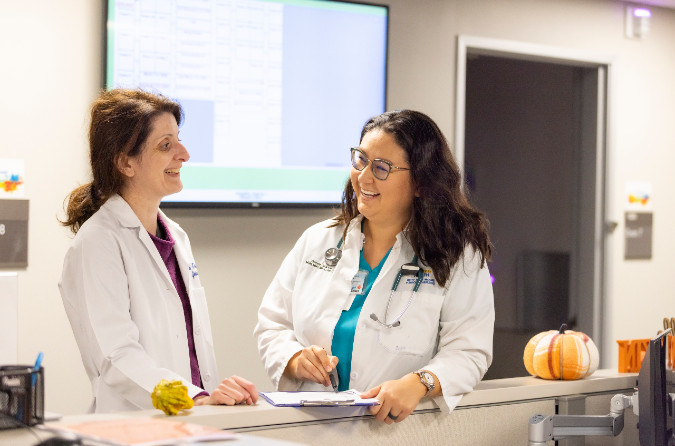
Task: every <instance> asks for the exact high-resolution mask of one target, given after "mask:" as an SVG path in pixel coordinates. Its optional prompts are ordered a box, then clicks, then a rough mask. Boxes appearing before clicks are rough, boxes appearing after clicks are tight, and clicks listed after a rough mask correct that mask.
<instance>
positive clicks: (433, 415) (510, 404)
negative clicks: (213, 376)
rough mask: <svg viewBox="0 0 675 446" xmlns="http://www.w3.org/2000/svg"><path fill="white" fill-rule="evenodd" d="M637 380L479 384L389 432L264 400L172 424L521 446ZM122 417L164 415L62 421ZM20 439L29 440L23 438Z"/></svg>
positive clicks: (249, 432)
mask: <svg viewBox="0 0 675 446" xmlns="http://www.w3.org/2000/svg"><path fill="white" fill-rule="evenodd" d="M636 377H637V375H636V374H620V373H617V372H614V371H610V370H598V371H596V372H595V373H594V374H593V375H592V376H590V377H588V378H586V379H583V380H578V381H546V380H542V379H539V378H534V377H521V378H506V379H496V380H489V381H483V382H481V383H480V384H479V385H478V386H477V387H476V389H475V390H474V391H473V392H471V393H469V394H467V395H465V396H464V398H463V399H462V401H461V402H460V404H459V405H458V407H457V408H456V409H455V411H454V412H453V413H452V414H450V415H447V414H444V413H441V412H440V411H439V409H438V408H437V407H436V405H435V404H434V403H433V402H432V401H430V400H423V401H422V403H421V404H420V405H419V406H418V408H417V410H416V411H415V412H414V413H413V414H412V415H411V416H410V417H409V418H408V419H406V420H404V421H403V422H402V423H398V424H394V425H391V426H387V425H385V424H384V423H380V422H378V421H377V420H375V419H374V418H373V417H372V416H370V415H369V414H368V412H367V409H365V408H353V407H315V408H288V407H284V408H281V407H274V406H272V405H270V404H268V403H267V402H266V401H264V400H263V399H260V400H259V401H258V403H257V404H256V405H255V406H235V407H227V406H199V407H194V408H193V409H192V410H190V411H189V412H188V413H186V414H185V415H182V416H180V417H178V418H174V419H180V420H181V421H186V422H190V423H195V424H201V425H205V426H211V427H216V428H219V429H227V430H231V431H234V432H240V433H243V434H244V436H243V438H245V439H246V440H247V443H246V444H256V441H258V442H259V443H260V444H268V443H266V441H267V440H266V439H270V440H272V444H274V443H275V442H274V440H283V441H288V442H296V443H300V444H321V445H326V444H339V443H349V446H356V445H368V446H374V445H386V446H393V445H411V444H412V445H414V444H422V445H441V444H442V445H449V444H450V445H453V444H456V445H463V446H471V445H476V446H479V445H480V446H484V445H526V444H527V432H528V420H529V419H530V417H531V416H532V415H534V414H544V415H549V414H554V413H556V410H558V412H557V413H567V414H581V413H586V414H594V415H606V414H607V413H609V401H610V399H611V397H612V396H613V395H615V394H617V393H624V394H632V393H633V392H634V387H635V385H636ZM124 417H155V418H162V417H165V416H164V415H163V414H162V413H161V412H159V411H157V410H148V411H139V412H133V413H123V414H122V413H121V414H105V415H102V414H101V415H99V414H92V415H77V416H67V417H64V419H63V420H61V421H62V422H67V423H78V422H83V421H88V420H97V419H111V418H124ZM636 423H637V417H636V416H635V415H634V414H633V413H632V411H631V410H630V409H628V410H626V421H625V427H624V430H623V432H622V433H621V434H620V435H619V436H617V437H587V438H586V439H585V443H584V439H583V438H580V439H570V440H565V441H567V443H566V444H568V445H579V444H587V445H624V444H625V445H638V444H639V442H638V440H637V429H636ZM47 425H48V426H49V423H47ZM9 432H10V431H6V432H4V433H0V443H1V444H4V442H3V441H4V440H6V439H8V438H9V437H8V436H7V435H9ZM13 432H15V433H16V432H17V431H13ZM16 435H18V434H16ZM42 435H44V434H42ZM21 437H22V438H28V437H25V436H24V435H23V434H22V435H21ZM14 438H18V437H14ZM31 439H32V441H30V440H31ZM27 441H28V442H25V443H23V444H34V443H35V439H34V438H33V437H32V436H31V437H30V438H28V440H27ZM17 444H19V443H17ZM560 444H565V443H563V442H561V443H560Z"/></svg>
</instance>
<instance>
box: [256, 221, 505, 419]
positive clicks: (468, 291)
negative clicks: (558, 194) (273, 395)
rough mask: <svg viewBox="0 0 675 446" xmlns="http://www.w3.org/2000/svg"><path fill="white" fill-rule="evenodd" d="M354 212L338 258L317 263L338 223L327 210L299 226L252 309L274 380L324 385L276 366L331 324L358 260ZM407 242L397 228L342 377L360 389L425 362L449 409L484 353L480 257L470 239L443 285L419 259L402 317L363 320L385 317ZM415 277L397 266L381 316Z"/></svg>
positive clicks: (488, 312)
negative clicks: (420, 273) (326, 216)
mask: <svg viewBox="0 0 675 446" xmlns="http://www.w3.org/2000/svg"><path fill="white" fill-rule="evenodd" d="M361 220H362V216H359V217H357V218H355V219H353V220H352V222H351V223H350V225H349V231H348V233H347V236H346V239H345V240H344V244H343V246H342V259H341V260H340V261H339V263H338V264H337V266H335V267H334V268H331V267H329V266H327V265H326V263H325V260H324V253H325V251H326V249H328V248H331V247H335V246H336V245H337V243H338V241H339V240H340V237H341V236H342V232H343V230H344V226H338V227H334V228H328V225H329V224H330V223H332V220H327V221H324V222H321V223H318V224H316V225H314V226H312V227H310V228H309V229H307V230H306V231H305V233H304V234H303V235H302V236H301V237H300V239H299V240H298V241H297V243H296V244H295V247H294V248H293V249H292V250H291V252H290V253H289V254H288V255H287V256H286V258H285V260H284V262H283V263H282V265H281V267H280V269H279V271H278V272H277V274H276V276H275V277H274V280H273V281H272V283H271V284H270V286H269V288H268V289H267V292H266V293H265V296H264V298H263V301H262V304H261V306H260V309H259V312H258V324H257V326H256V328H255V332H254V334H255V336H256V338H257V342H258V349H259V351H260V355H261V357H262V360H263V363H264V365H265V368H266V369H267V373H268V375H269V376H270V378H271V379H272V382H273V383H274V385H275V386H276V388H277V389H278V390H325V388H324V387H323V386H322V385H320V384H317V383H314V382H310V381H306V382H300V381H295V380H292V379H289V378H287V377H284V376H282V373H283V371H284V369H285V368H286V365H287V363H288V361H289V360H290V358H291V357H292V356H293V355H294V354H295V353H296V352H298V351H299V350H301V349H303V348H304V347H307V346H310V345H318V346H321V347H323V348H325V349H326V351H328V352H330V347H331V344H332V339H333V331H334V329H335V325H336V323H337V321H338V319H339V317H340V314H341V312H342V310H344V309H348V308H349V307H350V306H351V303H352V301H353V300H354V297H355V294H354V293H351V294H350V293H349V291H350V290H351V280H352V278H353V277H354V275H355V274H356V272H357V270H358V266H359V252H360V250H361V246H362V245H361ZM413 255H414V251H413V249H412V247H411V246H410V244H409V243H408V241H407V240H406V239H405V237H404V235H403V233H400V234H398V236H397V237H396V243H395V244H394V246H393V248H392V249H391V253H390V254H389V257H388V258H387V260H386V262H385V263H384V265H383V267H382V270H381V271H380V274H379V276H378V277H377V280H376V281H375V283H374V284H373V287H372V289H371V291H370V294H369V295H368V298H367V299H366V301H365V303H364V304H363V309H362V310H361V314H360V316H359V319H358V322H357V326H356V333H355V337H354V350H353V356H352V369H351V375H350V385H349V386H350V387H351V388H354V389H357V390H360V391H366V390H368V389H370V388H372V387H374V386H376V385H378V384H381V383H382V382H384V381H387V380H393V379H398V378H401V377H402V376H404V375H405V374H407V373H411V372H413V371H415V370H419V369H425V370H429V371H431V372H433V373H434V374H435V375H436V376H437V377H438V379H439V381H440V383H441V386H442V389H443V395H442V396H439V397H436V398H435V402H436V404H438V406H439V407H440V408H441V409H442V410H444V411H446V412H450V411H452V410H453V409H454V407H455V406H456V405H457V403H458V402H459V400H460V399H461V397H462V395H463V394H465V393H467V392H469V391H471V390H472V389H473V387H474V386H475V385H476V384H477V383H478V382H479V381H480V380H481V378H482V377H483V375H484V374H485V372H486V371H487V368H488V367H489V365H490V363H491V362H492V335H493V330H494V301H493V294H492V283H491V280H490V274H489V272H488V269H487V266H485V267H483V268H481V267H480V255H479V254H478V253H474V251H473V249H472V248H467V249H466V250H465V252H464V260H463V261H461V260H460V262H458V264H457V265H456V266H455V267H454V268H453V270H452V273H451V278H450V280H449V281H448V283H446V286H445V287H440V286H438V284H436V283H435V279H434V276H433V273H432V272H431V269H430V268H429V267H427V266H425V265H422V264H420V266H422V267H423V269H424V272H425V278H424V281H423V283H422V285H421V286H420V288H419V291H418V292H417V293H416V294H415V297H414V300H413V302H412V304H411V305H410V307H409V308H408V310H407V311H406V312H405V314H404V315H403V317H402V318H401V319H400V321H401V325H400V326H398V327H393V328H384V327H382V326H381V325H380V324H378V323H377V322H375V321H373V320H371V318H370V314H371V313H374V314H375V315H376V316H377V317H378V318H379V319H380V320H382V319H383V318H384V314H385V309H386V307H387V301H388V299H389V295H390V292H391V288H392V284H393V282H394V279H395V277H396V274H397V273H398V271H399V269H400V267H401V265H402V264H404V263H408V262H410V261H411V260H412V258H413ZM414 282H415V278H414V277H413V278H411V276H407V278H406V277H405V276H404V279H402V280H401V283H400V284H399V287H398V290H397V292H395V293H394V295H393V298H392V299H391V307H390V308H389V312H388V316H387V322H388V323H389V322H391V321H392V320H393V319H394V318H395V317H396V315H398V314H399V313H400V311H401V310H402V309H403V307H404V306H405V304H406V303H407V302H408V300H409V298H410V295H411V292H412V288H413V286H414Z"/></svg>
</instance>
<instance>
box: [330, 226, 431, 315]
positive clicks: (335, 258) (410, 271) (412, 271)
mask: <svg viewBox="0 0 675 446" xmlns="http://www.w3.org/2000/svg"><path fill="white" fill-rule="evenodd" d="M342 243H343V240H342V237H340V241H339V242H338V244H337V246H336V247H335V248H328V249H327V250H326V252H325V254H324V261H325V262H326V265H328V266H332V267H335V266H336V265H337V264H338V262H339V261H340V259H341V258H342V249H341V248H342ZM410 275H416V276H417V278H416V279H415V287H414V288H413V290H412V293H411V294H410V298H409V299H408V302H407V303H406V304H405V307H403V310H401V312H400V313H399V314H398V316H396V317H395V318H394V320H393V321H392V322H391V323H387V315H388V314H389V307H390V306H391V299H392V298H393V297H394V293H395V292H396V290H397V289H398V284H399V283H400V282H401V278H402V277H403V276H410ZM423 278H424V271H422V268H420V267H419V265H418V264H417V254H415V255H414V256H413V258H412V260H411V261H410V263H404V264H403V265H401V269H399V271H398V273H397V274H396V278H395V279H394V283H393V284H392V285H391V292H390V293H389V299H387V308H386V309H385V311H384V321H381V320H380V319H379V318H378V317H377V315H376V314H375V313H371V314H370V318H371V319H372V320H374V321H375V322H377V323H378V324H380V325H381V326H383V327H385V328H394V327H398V326H400V325H401V318H402V317H403V315H404V314H405V312H406V311H408V308H410V305H411V304H412V302H413V300H414V298H415V294H416V293H417V291H418V290H419V288H420V285H421V284H422V279H423Z"/></svg>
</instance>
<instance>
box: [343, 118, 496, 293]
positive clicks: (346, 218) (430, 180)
mask: <svg viewBox="0 0 675 446" xmlns="http://www.w3.org/2000/svg"><path fill="white" fill-rule="evenodd" d="M375 129H381V130H382V131H384V132H386V133H388V134H389V135H391V136H393V137H394V139H395V141H396V142H397V143H398V145H399V146H401V147H402V148H403V150H405V152H406V155H407V157H408V162H409V164H410V175H411V180H412V184H413V189H414V190H415V191H416V196H415V197H414V198H413V210H412V217H411V219H410V222H409V224H408V226H407V231H406V232H405V236H406V238H407V239H408V241H409V242H410V244H411V245H412V247H413V249H414V251H415V254H417V257H418V258H419V259H420V261H422V262H423V263H424V264H425V265H428V266H430V267H431V269H432V271H433V273H434V277H435V278H436V280H437V281H438V284H439V285H440V286H445V284H446V282H447V281H448V279H449V278H450V270H451V268H452V267H453V266H454V265H455V264H456V263H457V262H458V261H459V260H460V258H461V257H462V254H463V252H464V248H465V247H466V246H467V245H471V246H472V247H473V248H474V249H475V250H476V251H477V252H478V253H480V258H481V266H484V265H485V262H486V261H488V260H490V256H491V253H492V245H491V243H490V237H489V235H488V221H487V219H486V218H485V216H484V215H483V213H481V212H480V211H478V210H477V209H476V208H474V207H473V206H472V205H471V204H470V203H469V200H468V198H467V196H466V194H465V193H464V191H463V189H462V175H461V172H460V170H459V167H458V166H457V162H456V161H455V158H454V157H453V156H452V153H451V152H450V147H449V146H448V142H447V140H446V139H445V136H443V133H442V132H441V130H440V129H439V128H438V126H437V125H436V123H434V121H432V120H431V118H429V117H428V116H427V115H425V114H423V113H420V112H417V111H413V110H397V111H391V112H387V113H383V114H381V115H379V116H375V117H373V118H371V119H369V120H368V122H366V124H365V125H364V126H363V129H362V130H361V141H362V140H363V137H364V136H365V135H366V133H368V132H370V131H371V130H375ZM339 212H340V213H339V215H338V216H337V217H335V219H334V220H335V221H336V223H335V225H336V226H337V225H339V224H344V225H345V226H346V225H348V224H349V222H350V221H351V220H352V219H353V218H354V217H356V216H357V215H359V210H358V201H357V199H356V196H355V193H354V188H353V187H352V183H351V181H350V180H347V184H346V186H345V190H344V192H343V195H342V206H341V209H340V211H339ZM346 231H347V229H346V227H345V233H346Z"/></svg>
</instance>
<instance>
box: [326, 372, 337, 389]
mask: <svg viewBox="0 0 675 446" xmlns="http://www.w3.org/2000/svg"><path fill="white" fill-rule="evenodd" d="M328 377H329V378H330V385H331V386H333V390H334V391H335V393H337V391H338V385H337V383H336V382H335V375H333V374H332V373H329V374H328Z"/></svg>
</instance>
